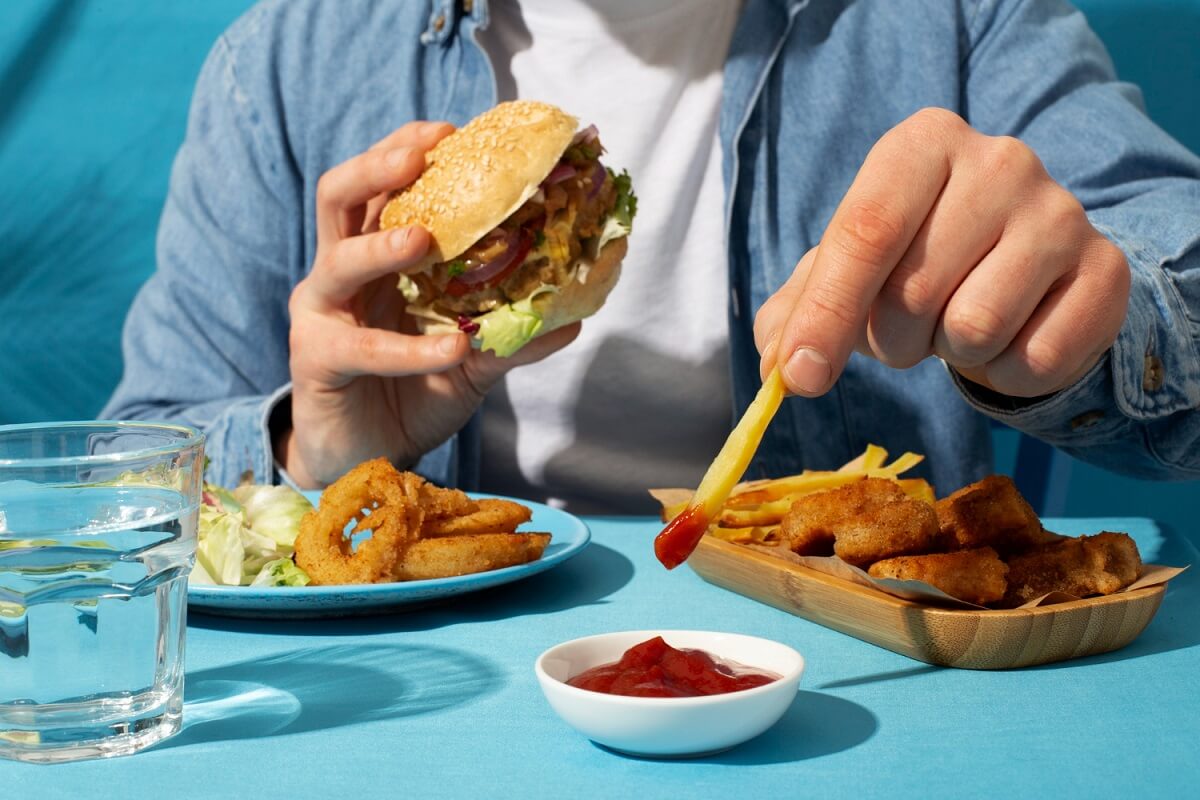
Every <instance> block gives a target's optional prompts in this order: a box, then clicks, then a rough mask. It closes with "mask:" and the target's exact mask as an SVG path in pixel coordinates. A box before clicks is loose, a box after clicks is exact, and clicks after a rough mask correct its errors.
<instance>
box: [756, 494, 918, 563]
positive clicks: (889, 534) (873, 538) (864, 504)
mask: <svg viewBox="0 0 1200 800" xmlns="http://www.w3.org/2000/svg"><path fill="white" fill-rule="evenodd" d="M779 530H780V535H781V536H782V537H783V538H784V539H785V541H787V542H788V546H789V547H790V548H791V550H792V552H794V553H796V554H798V555H803V556H812V555H830V554H831V553H832V554H836V555H837V556H838V557H839V558H841V559H842V560H843V561H845V562H847V563H849V564H853V565H855V566H858V567H864V566H866V565H867V564H870V563H871V562H873V561H878V560H879V559H882V558H891V557H892V556H899V555H909V554H914V553H928V552H929V551H930V550H932V549H934V546H935V545H936V544H937V537H938V522H937V515H936V514H934V513H933V507H932V506H930V505H929V504H928V503H923V502H921V501H919V500H913V499H911V498H910V497H909V496H908V495H907V494H905V492H904V490H903V489H901V488H900V487H899V486H897V485H896V483H895V482H894V481H889V480H884V479H882V478H867V479H865V480H861V481H855V482H854V483H850V484H847V485H845V486H841V487H838V488H837V489H832V490H830V491H828V492H819V493H817V494H811V495H806V496H804V497H801V498H800V499H798V500H797V501H796V502H795V503H793V504H792V507H791V509H790V510H789V511H788V513H787V514H786V515H784V518H783V522H782V523H781V524H780V528H779Z"/></svg>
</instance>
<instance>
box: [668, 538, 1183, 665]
mask: <svg viewBox="0 0 1200 800" xmlns="http://www.w3.org/2000/svg"><path fill="white" fill-rule="evenodd" d="M687 563H688V564H689V565H691V567H692V569H693V570H695V571H696V573H698V574H699V575H700V577H702V578H704V580H706V581H708V582H709V583H713V584H716V585H717V586H721V587H723V588H725V589H730V590H732V591H734V592H737V593H739V594H743V595H745V596H747V597H750V598H753V599H755V600H758V601H759V602H762V603H766V604H768V605H772V606H775V607H776V608H779V609H782V610H784V611H787V612H790V613H792V614H795V615H796V616H798V617H803V618H804V619H807V620H811V621H812V622H816V623H818V624H820V625H824V626H825V627H827V628H833V629H834V630H836V631H841V632H842V633H848V634H850V635H851V636H855V637H857V638H859V639H862V640H864V641H867V642H871V643H872V644H877V645H879V646H880V647H885V648H887V649H888V650H891V651H893V652H896V653H900V654H901V655H906V656H908V657H909V658H915V659H917V660H918V661H924V662H926V663H928V664H938V665H941V666H946V667H959V668H962V669H1010V668H1013V667H1029V666H1033V665H1034V664H1048V663H1050V662H1053V661H1065V660H1066V659H1069V658H1080V657H1082V656H1090V655H1095V654H1097V653H1107V652H1109V651H1111V650H1117V649H1119V648H1121V647H1124V646H1125V645H1127V644H1129V643H1130V642H1132V641H1133V640H1134V639H1136V638H1137V636H1138V634H1140V633H1141V632H1142V630H1143V629H1144V628H1145V627H1146V625H1148V624H1149V623H1150V620H1151V619H1152V618H1153V617H1154V614H1155V612H1156V611H1158V607H1159V605H1160V604H1161V603H1162V598H1163V594H1164V593H1165V592H1166V588H1167V587H1166V585H1165V584H1159V585H1157V586H1148V587H1146V588H1143V589H1135V590H1133V591H1128V592H1121V593H1120V594H1114V595H1108V596H1107V597H1092V598H1088V599H1085V600H1074V601H1071V602H1068V603H1057V604H1054V605H1047V606H1038V607H1036V608H1028V609H1012V610H998V611H974V610H962V609H945V608H937V607H935V606H928V605H923V604H921V603H915V602H912V601H911V600H903V599H901V598H899V597H893V596H891V595H889V594H884V593H883V592H877V591H874V590H872V589H868V588H866V587H864V586H858V585H857V584H853V583H850V582H848V581H844V580H842V579H840V578H834V577H832V576H829V575H825V574H823V573H820V572H817V571H815V570H811V569H809V568H808V567H804V566H801V565H799V564H793V563H791V562H789V561H785V560H784V559H782V558H776V557H774V556H771V555H768V554H766V553H759V552H755V551H754V550H751V549H749V548H747V547H744V546H742V545H738V544H733V543H732V542H726V541H722V540H720V539H716V538H714V537H711V536H705V537H704V538H703V539H702V540H701V541H700V545H699V546H698V547H697V548H696V550H695V552H693V553H692V555H691V557H690V558H688V561H687Z"/></svg>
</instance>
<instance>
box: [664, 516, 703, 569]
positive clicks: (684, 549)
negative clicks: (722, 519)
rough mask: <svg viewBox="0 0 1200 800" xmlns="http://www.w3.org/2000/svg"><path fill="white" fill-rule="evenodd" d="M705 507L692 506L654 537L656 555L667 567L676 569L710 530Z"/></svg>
mask: <svg viewBox="0 0 1200 800" xmlns="http://www.w3.org/2000/svg"><path fill="white" fill-rule="evenodd" d="M708 522H709V520H708V517H707V516H705V514H704V509H703V508H700V507H699V506H692V507H690V508H688V509H686V510H685V511H684V512H683V513H682V514H680V515H679V516H677V517H675V519H673V520H671V521H670V522H669V523H667V526H666V527H665V528H663V529H662V532H661V533H659V534H658V536H657V537H655V539H654V555H656V556H657V557H658V560H659V561H660V562H661V563H662V565H663V566H664V567H666V568H667V569H675V568H676V567H678V566H679V565H680V564H682V563H683V562H684V561H687V558H688V556H690V555H691V554H692V551H693V550H695V549H696V545H698V544H700V539H701V538H702V537H703V536H704V531H706V530H708Z"/></svg>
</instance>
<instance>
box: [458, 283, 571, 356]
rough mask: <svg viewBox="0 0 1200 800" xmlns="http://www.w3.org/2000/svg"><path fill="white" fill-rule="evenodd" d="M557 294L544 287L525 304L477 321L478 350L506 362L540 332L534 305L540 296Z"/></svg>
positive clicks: (496, 311)
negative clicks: (490, 352) (486, 351)
mask: <svg viewBox="0 0 1200 800" xmlns="http://www.w3.org/2000/svg"><path fill="white" fill-rule="evenodd" d="M557 291H558V288H557V287H555V286H551V285H549V284H546V283H544V284H542V285H541V286H539V287H538V288H537V289H535V290H534V292H533V294H531V295H529V296H528V297H526V298H525V299H524V300H518V301H517V302H515V303H509V304H508V305H506V306H501V307H500V308H497V309H495V310H493V311H489V312H488V313H486V314H483V315H482V316H478V317H476V318H475V322H477V323H479V345H480V349H481V350H491V351H492V352H493V353H495V354H496V355H498V356H500V357H501V358H508V357H509V356H511V355H512V354H513V353H515V352H517V351H518V350H520V349H521V348H522V347H524V346H525V345H526V344H528V343H529V340H530V339H532V338H533V337H534V336H537V334H538V331H540V330H541V329H542V315H541V313H539V312H538V310H537V309H536V308H534V306H533V301H534V300H535V299H537V298H538V297H540V296H541V295H543V294H547V293H549V292H557Z"/></svg>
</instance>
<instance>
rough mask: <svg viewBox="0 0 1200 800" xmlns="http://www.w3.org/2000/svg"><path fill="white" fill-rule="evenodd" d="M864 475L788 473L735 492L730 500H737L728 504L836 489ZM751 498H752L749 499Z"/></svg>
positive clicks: (852, 473)
mask: <svg viewBox="0 0 1200 800" xmlns="http://www.w3.org/2000/svg"><path fill="white" fill-rule="evenodd" d="M865 477H866V473H863V472H860V471H855V472H802V473H800V474H799V475H788V476H787V477H784V478H776V479H775V480H771V481H766V482H765V483H760V484H759V485H758V486H756V487H755V488H754V489H753V490H751V491H749V492H745V493H742V494H735V495H734V496H733V497H731V498H730V500H734V499H735V498H736V499H737V500H738V502H737V503H736V504H735V503H730V504H729V505H744V504H745V503H746V501H750V502H758V503H764V502H768V501H771V500H780V499H782V498H785V497H796V496H799V495H804V494H812V493H813V492H821V491H824V490H826V489H836V488H837V487H839V486H841V485H843V484H846V483H851V482H853V481H860V480H862V479H863V478H865ZM751 498H753V499H752V500H751Z"/></svg>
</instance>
